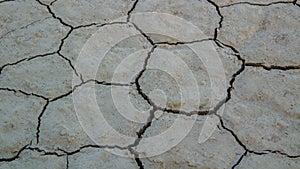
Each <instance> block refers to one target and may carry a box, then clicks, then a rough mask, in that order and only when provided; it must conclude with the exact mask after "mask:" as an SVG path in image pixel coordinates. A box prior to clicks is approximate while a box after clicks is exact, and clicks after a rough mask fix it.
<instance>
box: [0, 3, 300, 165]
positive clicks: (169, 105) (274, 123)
mask: <svg viewBox="0 0 300 169" xmlns="http://www.w3.org/2000/svg"><path fill="white" fill-rule="evenodd" d="M299 7H300V2H299V0H298V1H297V0H294V1H288V0H286V1H276V0H248V1H247V0H176V1H171V0H136V1H133V0H112V1H108V0H107V1H105V0H100V1H97V0H89V1H75V0H73V1H72V0H54V1H51V0H36V1H35V0H0V13H1V15H0V17H1V20H0V24H1V31H0V40H1V41H0V43H1V46H0V48H1V50H0V56H1V57H0V63H1V65H0V67H1V68H0V95H1V96H0V100H1V102H0V142H1V144H0V168H1V169H2V168H3V169H6V168H49V169H50V168H51V169H52V168H57V169H60V168H70V169H71V168H116V169H119V168H145V169H148V168H149V169H151V168H153V169H154V168H155V169H156V168H170V169H173V168H191V169H192V168H217V169H219V168H241V169H242V168H249V169H252V168H264V169H265V168H269V169H271V168H272V169H273V168H280V169H299V168H300V134H299V133H300V131H299V130H300V48H299V44H300V10H299V9H300V8H299ZM139 12H160V13H169V14H172V15H175V16H178V17H181V18H183V19H185V20H187V21H189V22H191V23H192V24H194V25H196V26H197V27H199V28H200V29H201V30H202V31H203V32H204V33H205V34H206V35H207V37H208V38H206V39H197V38H195V37H194V36H192V37H186V39H184V40H181V41H176V40H174V39H169V38H168V37H164V36H157V35H155V34H149V33H147V32H144V31H143V29H144V27H145V28H146V27H147V25H151V23H148V22H147V21H141V20H136V19H135V18H134V17H133V16H134V14H136V13H139ZM120 17H121V18H123V19H120V20H119V21H117V22H116V21H114V20H115V19H117V18H120ZM114 26H119V27H120V28H121V27H132V28H135V30H136V31H137V32H138V34H139V36H135V37H131V38H128V39H125V40H124V41H122V42H120V43H119V44H117V45H116V46H114V47H113V48H112V49H111V50H110V52H109V53H107V55H106V57H105V58H104V61H103V62H101V64H100V65H99V69H98V72H97V75H96V77H91V76H90V75H88V74H83V73H82V72H80V71H78V70H77V69H76V60H77V57H78V55H79V53H80V51H81V48H82V47H83V45H84V44H85V42H86V41H87V39H89V37H90V36H91V35H92V34H93V33H95V32H96V31H97V30H98V29H99V28H102V27H107V28H109V27H114ZM108 36H109V35H108ZM206 43H212V44H213V46H214V48H215V49H216V52H217V53H218V55H219V57H220V59H221V61H222V64H223V67H224V70H225V76H226V77H225V78H226V84H225V85H224V86H222V88H221V89H220V92H219V93H218V94H219V96H220V97H218V99H215V100H212V99H211V98H210V95H209V91H210V87H211V85H210V81H209V77H208V75H207V72H206V69H205V66H204V65H203V63H202V62H201V60H199V58H197V56H195V54H194V53H193V52H192V51H191V50H190V49H189V48H188V47H187V46H186V45H187V44H198V45H200V46H201V45H203V47H204V48H205V45H206ZM139 49H147V50H148V51H149V52H148V53H145V54H144V55H141V56H140V57H139V58H137V59H136V60H135V61H134V65H129V66H133V67H134V69H135V70H134V73H135V76H134V78H132V79H129V80H123V81H114V80H112V76H113V73H114V70H115V69H116V68H117V66H118V65H119V64H120V62H121V61H122V60H123V59H125V58H126V57H127V56H128V55H130V54H131V53H133V52H134V51H137V50H139ZM162 49H163V50H168V51H171V52H173V53H175V54H177V55H178V56H179V57H180V58H181V59H182V60H184V61H185V63H186V64H187V65H188V67H189V68H190V70H191V71H192V72H193V74H194V75H195V77H196V82H197V85H198V86H199V90H200V91H201V96H200V98H196V100H200V103H198V101H196V102H195V98H193V99H194V100H193V99H192V100H186V101H185V102H181V100H180V95H179V94H178V93H180V92H179V91H178V87H177V86H176V83H175V82H176V80H182V79H174V78H173V77H170V76H169V75H168V74H166V73H164V72H161V71H159V70H155V69H150V68H148V67H151V65H155V64H157V63H158V62H160V61H161V60H160V58H161V57H162V56H161V54H160V52H161V51H162ZM166 64H167V63H166ZM179 70H180V69H179ZM124 73H125V74H126V72H124ZM73 74H75V76H74V77H75V78H78V80H77V82H78V84H75V86H72V79H73ZM124 76H125V75H124ZM184 80H186V79H183V80H182V82H183V85H188V83H184ZM89 85H91V86H94V88H95V91H96V95H97V102H98V105H99V107H101V109H102V110H103V113H104V115H105V118H106V120H107V121H108V122H109V123H110V124H111V125H112V126H113V127H114V129H115V130H117V131H118V132H120V133H123V134H125V135H129V136H132V137H135V138H136V139H135V141H134V142H131V143H130V142H122V140H121V141H120V140H110V141H108V142H107V143H106V144H103V145H99V144H96V143H95V142H94V141H93V140H92V139H91V138H90V137H89V136H88V135H87V134H86V132H85V131H84V129H83V128H82V126H81V125H80V122H79V121H78V118H77V116H76V112H75V109H74V105H73V100H72V95H73V94H74V92H76V90H79V89H80V88H81V87H83V86H89ZM111 88H117V89H118V91H119V92H124V91H125V92H126V91H127V90H126V88H130V90H129V92H128V95H129V97H130V100H131V102H132V104H133V105H134V106H135V107H136V108H137V109H139V110H140V111H147V113H148V114H147V116H146V120H144V122H143V123H133V122H130V121H128V120H126V119H124V117H122V116H120V114H118V110H117V109H116V108H115V107H114V104H113V101H112V98H111V96H110V93H109V91H110V89H111ZM157 89H159V90H157ZM154 90H155V92H152V91H154ZM161 91H163V92H164V95H165V96H166V97H167V100H164V97H162V96H161ZM83 99H87V98H83ZM180 105H184V106H182V107H180ZM221 108H224V114H223V115H221V114H220V112H219V110H221ZM178 116H182V117H183V118H185V117H189V116H197V119H196V122H195V124H194V125H193V128H192V130H191V131H190V132H189V133H187V136H186V137H185V138H184V139H183V140H182V141H181V142H180V143H179V144H178V145H175V146H174V147H173V148H172V149H170V150H169V151H167V152H165V153H163V154H160V155H157V156H153V157H146V158H142V157H140V155H141V154H143V152H142V149H141V148H140V146H141V144H140V142H141V141H142V140H143V139H144V138H146V137H151V136H153V135H157V134H159V133H161V132H163V131H165V130H166V129H167V128H168V127H170V126H171V125H172V124H173V123H174V119H176V117H178ZM208 116H209V117H212V118H215V119H217V120H218V121H219V123H218V124H217V129H216V130H215V131H214V132H213V134H212V136H211V137H210V138H209V139H208V140H207V141H206V142H204V143H201V144H199V143H198V137H199V133H200V130H201V127H202V126H203V123H204V122H205V119H206V118H207V117H208ZM178 132H180V130H178ZM160 144H162V145H163V144H168V143H160ZM148 148H149V149H151V147H148ZM106 149H116V150H118V151H120V152H121V151H122V152H125V153H127V154H129V155H131V157H132V158H126V157H121V156H118V155H115V154H112V153H110V152H107V151H106Z"/></svg>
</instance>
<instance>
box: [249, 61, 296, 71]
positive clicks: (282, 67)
mask: <svg viewBox="0 0 300 169" xmlns="http://www.w3.org/2000/svg"><path fill="white" fill-rule="evenodd" d="M245 66H249V67H261V68H263V69H265V70H268V71H270V70H274V69H276V70H283V71H287V70H295V69H300V65H288V66H277V65H270V66H267V65H265V64H263V63H251V62H246V63H245Z"/></svg>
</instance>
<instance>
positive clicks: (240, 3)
mask: <svg viewBox="0 0 300 169" xmlns="http://www.w3.org/2000/svg"><path fill="white" fill-rule="evenodd" d="M242 4H246V5H253V6H271V5H275V4H294V5H296V2H295V1H277V2H270V3H265V4H263V3H252V2H236V3H232V4H228V5H223V6H220V8H227V7H231V6H234V5H242Z"/></svg>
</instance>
